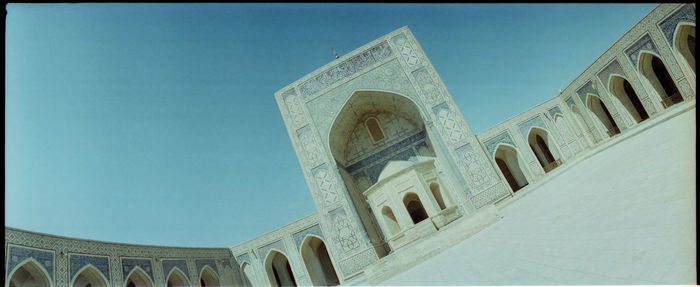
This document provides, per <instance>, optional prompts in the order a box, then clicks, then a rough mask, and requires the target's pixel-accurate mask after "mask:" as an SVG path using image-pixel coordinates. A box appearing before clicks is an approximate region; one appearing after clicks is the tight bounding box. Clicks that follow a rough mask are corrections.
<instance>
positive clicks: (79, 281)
mask: <svg viewBox="0 0 700 287" xmlns="http://www.w3.org/2000/svg"><path fill="white" fill-rule="evenodd" d="M108 282H109V281H108V280H107V278H105V276H104V275H103V274H102V272H100V271H99V270H97V268H95V266H93V265H92V264H88V265H85V266H83V268H80V270H78V272H76V275H75V277H74V278H73V282H71V284H70V286H73V287H107V286H109V285H110V284H109V283H108Z"/></svg>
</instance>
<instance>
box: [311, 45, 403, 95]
mask: <svg viewBox="0 0 700 287" xmlns="http://www.w3.org/2000/svg"><path fill="white" fill-rule="evenodd" d="M391 55H392V51H391V47H390V46H389V43H387V42H386V41H384V42H381V43H380V44H378V45H376V46H374V47H372V48H370V49H369V50H367V51H365V52H363V53H361V54H358V55H356V56H354V57H352V58H350V59H348V60H346V61H344V62H342V63H340V64H338V65H335V66H333V67H331V68H329V69H328V70H326V72H324V73H321V74H319V75H317V76H315V77H313V78H311V79H309V80H308V81H306V82H304V83H303V84H301V85H300V86H299V92H300V93H301V94H302V95H303V96H304V98H305V99H307V100H309V99H311V96H313V95H314V94H316V93H317V92H319V91H321V90H323V89H325V88H327V87H328V86H330V85H332V84H334V83H336V82H338V81H340V80H342V79H345V78H347V77H348V76H350V75H352V74H354V73H355V72H359V71H362V70H363V69H365V68H367V67H369V66H371V65H372V64H374V63H377V62H379V61H381V60H382V59H385V58H387V57H389V56H391Z"/></svg>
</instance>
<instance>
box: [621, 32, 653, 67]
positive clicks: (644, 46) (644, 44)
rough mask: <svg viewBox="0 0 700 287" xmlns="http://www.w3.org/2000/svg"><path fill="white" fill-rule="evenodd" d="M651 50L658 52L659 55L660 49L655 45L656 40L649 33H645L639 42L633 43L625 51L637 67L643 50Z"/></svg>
mask: <svg viewBox="0 0 700 287" xmlns="http://www.w3.org/2000/svg"><path fill="white" fill-rule="evenodd" d="M643 50H645V51H651V52H654V53H656V55H659V54H660V53H659V51H658V50H657V49H656V46H655V45H654V42H653V41H652V40H651V37H650V36H649V34H646V35H644V37H642V38H640V39H639V40H638V41H637V43H635V44H634V45H632V47H630V48H629V49H627V51H625V54H627V57H629V59H630V61H632V65H634V67H637V60H638V59H639V54H640V53H641V52H642V51H643Z"/></svg>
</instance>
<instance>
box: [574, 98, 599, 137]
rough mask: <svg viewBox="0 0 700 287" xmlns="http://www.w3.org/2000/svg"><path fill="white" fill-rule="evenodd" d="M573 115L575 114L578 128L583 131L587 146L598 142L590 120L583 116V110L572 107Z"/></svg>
mask: <svg viewBox="0 0 700 287" xmlns="http://www.w3.org/2000/svg"><path fill="white" fill-rule="evenodd" d="M571 113H572V114H574V122H575V123H576V126H577V127H578V128H579V130H581V132H582V133H583V135H584V138H585V144H586V146H591V145H593V144H595V143H596V142H597V141H598V138H597V137H596V136H595V134H594V133H593V127H591V126H590V124H589V123H588V120H586V118H585V117H584V116H583V114H582V113H581V110H580V109H579V108H578V107H577V106H575V105H572V106H571Z"/></svg>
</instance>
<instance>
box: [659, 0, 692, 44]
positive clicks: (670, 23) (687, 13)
mask: <svg viewBox="0 0 700 287" xmlns="http://www.w3.org/2000/svg"><path fill="white" fill-rule="evenodd" d="M680 22H690V23H695V9H693V5H691V4H686V5H684V6H683V7H682V8H680V9H678V11H676V12H675V13H673V14H672V15H671V16H669V17H668V18H667V19H666V20H664V21H663V22H661V24H659V27H661V31H663V33H664V37H666V40H667V41H668V44H669V45H671V46H672V45H673V34H674V33H675V32H676V27H677V26H678V23H680Z"/></svg>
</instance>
